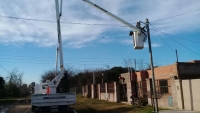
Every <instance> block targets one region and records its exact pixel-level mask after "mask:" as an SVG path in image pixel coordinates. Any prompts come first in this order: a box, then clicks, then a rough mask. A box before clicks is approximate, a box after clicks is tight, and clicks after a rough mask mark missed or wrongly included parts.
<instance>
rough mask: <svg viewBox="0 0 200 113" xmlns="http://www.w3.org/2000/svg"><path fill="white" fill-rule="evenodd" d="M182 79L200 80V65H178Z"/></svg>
mask: <svg viewBox="0 0 200 113" xmlns="http://www.w3.org/2000/svg"><path fill="white" fill-rule="evenodd" d="M178 69H179V75H180V79H198V78H200V70H199V69H200V63H178Z"/></svg>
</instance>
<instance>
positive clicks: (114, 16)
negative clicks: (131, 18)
mask: <svg viewBox="0 0 200 113" xmlns="http://www.w3.org/2000/svg"><path fill="white" fill-rule="evenodd" d="M83 1H84V2H86V3H88V4H90V5H92V6H93V7H95V8H97V9H99V10H100V11H102V12H104V13H105V14H107V15H109V16H111V17H113V18H114V19H116V20H118V21H120V22H121V23H123V24H125V25H126V26H128V27H130V28H132V29H134V30H136V31H139V32H140V31H141V30H140V29H139V28H137V27H135V26H133V25H132V24H130V23H128V22H126V21H124V20H123V19H121V18H119V17H117V16H116V15H114V14H112V13H110V12H108V11H107V10H105V9H103V8H102V7H100V6H98V5H96V4H94V3H93V2H91V1H89V0H83Z"/></svg>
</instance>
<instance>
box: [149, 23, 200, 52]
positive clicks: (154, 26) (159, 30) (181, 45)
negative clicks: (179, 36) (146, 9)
mask: <svg viewBox="0 0 200 113" xmlns="http://www.w3.org/2000/svg"><path fill="white" fill-rule="evenodd" d="M150 25H151V26H153V25H152V24H150ZM154 28H156V27H155V26H154ZM156 29H157V31H160V32H161V33H163V34H165V35H166V36H168V37H169V38H170V39H172V40H173V41H175V42H176V43H178V44H179V45H181V46H183V47H184V48H186V49H188V50H190V51H191V52H193V53H195V54H197V55H198V56H200V54H198V53H197V52H195V51H193V50H191V49H190V48H188V47H186V46H185V45H183V44H181V43H180V42H178V41H176V40H175V39H174V38H172V37H171V36H170V35H168V34H166V33H164V32H163V31H161V30H159V29H158V28H156Z"/></svg>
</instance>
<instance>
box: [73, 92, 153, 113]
mask: <svg viewBox="0 0 200 113" xmlns="http://www.w3.org/2000/svg"><path fill="white" fill-rule="evenodd" d="M72 107H73V108H74V109H75V111H76V112H78V113H151V112H152V111H153V108H152V107H150V106H141V107H137V106H132V105H127V104H124V103H115V102H109V101H105V100H98V99H91V98H85V97H82V96H80V95H78V96H77V103H76V104H75V105H73V106H72Z"/></svg>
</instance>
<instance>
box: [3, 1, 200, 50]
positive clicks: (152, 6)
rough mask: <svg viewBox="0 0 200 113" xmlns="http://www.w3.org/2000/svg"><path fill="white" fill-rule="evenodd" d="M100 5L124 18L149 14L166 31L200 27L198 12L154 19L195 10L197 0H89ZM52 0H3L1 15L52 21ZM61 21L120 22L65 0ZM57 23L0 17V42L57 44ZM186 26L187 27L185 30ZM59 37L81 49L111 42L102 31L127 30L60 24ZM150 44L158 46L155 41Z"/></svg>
mask: <svg viewBox="0 0 200 113" xmlns="http://www.w3.org/2000/svg"><path fill="white" fill-rule="evenodd" d="M92 1H93V2H95V3H96V4H98V5H99V6H102V7H103V8H105V9H106V10H108V11H110V12H112V13H113V14H116V15H117V16H119V17H121V18H123V19H125V20H127V21H128V22H130V23H133V24H134V23H136V22H137V21H138V20H141V21H145V18H146V17H148V18H149V20H150V22H152V24H153V25H155V26H156V27H157V28H158V29H161V30H163V31H164V32H167V33H174V32H184V31H186V30H187V31H188V30H194V29H197V28H199V26H198V24H200V20H199V18H198V15H199V14H200V10H199V11H195V12H191V13H188V14H185V15H181V16H177V17H175V18H171V19H166V20H163V21H156V20H159V19H163V18H167V17H171V16H174V15H177V14H181V13H184V12H189V11H193V10H196V9H198V8H199V7H200V4H198V2H199V1H198V0H193V1H187V0H183V1H180V0H168V1H165V2H163V1H161V0H156V1H155V0H149V1H134V2H133V1H132V0H126V2H124V0H101V1H99V0H92ZM54 7H55V5H54V0H42V1H41V0H10V1H9V2H8V1H6V0H2V1H0V15H3V16H16V17H22V18H33V19H41V20H50V21H55V8H54ZM61 21H63V22H66V23H67V22H74V23H91V24H96V23H99V24H113V25H116V24H117V25H118V24H119V25H120V23H119V22H117V21H116V20H114V19H112V18H111V17H109V16H107V15H106V14H103V13H102V12H100V11H98V10H97V9H95V8H94V7H92V6H90V5H88V4H86V3H85V2H83V1H82V0H68V1H65V0H64V2H63V16H62V18H61ZM56 27H57V26H56V23H44V22H35V21H25V20H15V19H6V18H3V17H0V43H1V44H9V43H13V42H16V43H22V44H25V43H35V44H37V45H38V46H45V47H49V46H53V45H56V44H57V28H56ZM188 28H189V29H188ZM61 29H62V38H63V42H64V45H67V46H69V47H76V48H81V47H85V46H87V44H88V43H89V42H92V41H94V40H98V41H99V42H101V43H109V42H112V39H111V38H108V37H106V36H105V37H104V38H103V39H102V36H101V35H102V34H103V33H106V32H109V31H116V32H121V31H125V30H126V31H127V32H129V30H130V29H129V28H128V27H112V26H90V25H82V24H64V23H61ZM120 43H122V44H132V40H123V41H121V42H120ZM152 46H154V47H158V46H161V45H159V44H156V43H155V45H153V44H152Z"/></svg>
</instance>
